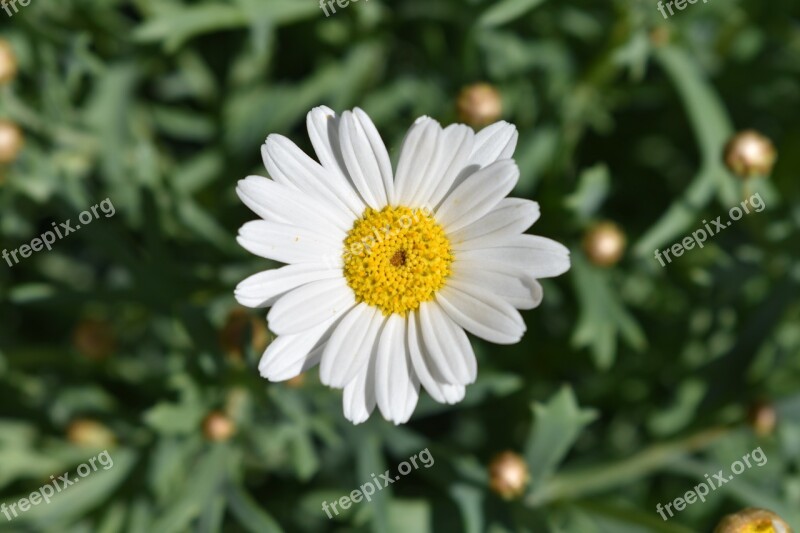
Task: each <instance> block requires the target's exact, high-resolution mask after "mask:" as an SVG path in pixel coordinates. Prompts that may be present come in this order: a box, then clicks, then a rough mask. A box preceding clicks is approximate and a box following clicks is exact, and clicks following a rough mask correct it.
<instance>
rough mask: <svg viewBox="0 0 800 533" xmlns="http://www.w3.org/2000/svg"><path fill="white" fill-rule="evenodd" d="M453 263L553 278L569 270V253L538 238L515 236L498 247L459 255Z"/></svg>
mask: <svg viewBox="0 0 800 533" xmlns="http://www.w3.org/2000/svg"><path fill="white" fill-rule="evenodd" d="M456 261H464V262H466V263H471V264H474V267H475V268H478V269H480V268H485V269H487V270H494V271H496V272H503V273H506V274H510V275H512V276H530V277H534V278H537V279H538V278H552V277H555V276H560V275H561V274H563V273H564V272H566V271H567V270H569V266H570V262H569V250H568V249H567V248H566V247H565V246H564V245H562V244H560V243H557V242H556V241H554V240H552V239H548V238H546V237H539V236H538V235H518V236H516V237H513V238H510V239H506V240H504V241H502V242H500V243H497V246H493V247H491V248H482V249H476V250H463V251H460V252H458V255H457V257H456Z"/></svg>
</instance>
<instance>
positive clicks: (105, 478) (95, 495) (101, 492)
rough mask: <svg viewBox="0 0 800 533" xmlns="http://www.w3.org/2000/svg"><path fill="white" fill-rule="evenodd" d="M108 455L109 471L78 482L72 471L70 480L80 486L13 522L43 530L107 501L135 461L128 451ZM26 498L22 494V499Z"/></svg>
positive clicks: (62, 492) (74, 517) (123, 450)
mask: <svg viewBox="0 0 800 533" xmlns="http://www.w3.org/2000/svg"><path fill="white" fill-rule="evenodd" d="M109 455H110V457H111V458H112V460H113V464H112V466H111V467H109V468H108V470H105V469H104V468H105V467H99V468H98V470H97V471H96V472H92V473H90V474H89V475H88V476H86V477H85V478H78V476H77V475H76V473H75V472H74V471H70V472H69V477H70V478H71V479H80V481H79V482H76V483H75V484H73V485H71V486H68V487H66V488H64V489H63V490H62V491H61V492H58V493H56V494H55V495H53V496H52V498H51V500H50V503H49V504H43V503H42V504H39V505H37V506H35V507H32V508H31V509H30V511H28V512H26V513H24V514H21V515H20V516H19V517H18V518H17V519H16V521H18V522H19V523H30V524H33V525H34V526H36V527H39V528H43V529H46V528H48V527H53V526H58V525H60V524H64V523H68V522H70V521H71V520H74V519H76V518H78V517H80V516H82V515H84V514H85V513H87V512H88V511H89V510H91V509H94V508H96V507H97V506H99V505H100V504H101V503H103V502H104V501H107V500H108V499H109V498H111V497H112V496H113V494H114V492H115V491H116V490H117V488H118V487H119V486H120V485H122V484H123V482H124V481H125V480H126V479H127V478H128V474H129V473H130V472H131V470H132V469H133V467H134V465H135V464H136V461H137V456H136V454H135V453H134V452H133V451H131V450H126V449H121V448H118V449H114V450H112V451H111V452H110V454H109ZM60 483H63V482H60ZM28 495H29V494H25V495H23V497H27V496H28ZM14 499H15V500H16V499H18V498H14Z"/></svg>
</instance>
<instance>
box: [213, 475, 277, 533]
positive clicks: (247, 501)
mask: <svg viewBox="0 0 800 533" xmlns="http://www.w3.org/2000/svg"><path fill="white" fill-rule="evenodd" d="M225 494H226V496H227V498H228V504H229V505H230V509H231V512H232V513H233V515H234V516H235V517H236V519H237V520H238V521H239V524H241V525H242V526H243V527H244V528H245V529H246V530H248V531H250V532H252V533H281V532H282V531H283V529H281V527H280V526H279V525H278V523H277V522H276V521H275V519H274V518H272V516H270V514H269V513H267V512H266V511H265V510H264V509H262V508H261V507H259V506H258V504H257V503H256V502H255V500H253V498H252V497H251V496H250V495H249V494H248V493H247V491H246V490H245V489H244V488H243V487H240V486H238V485H233V484H230V485H228V487H227V488H226V490H225Z"/></svg>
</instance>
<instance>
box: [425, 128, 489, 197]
mask: <svg viewBox="0 0 800 533" xmlns="http://www.w3.org/2000/svg"><path fill="white" fill-rule="evenodd" d="M474 143H475V132H473V131H472V128H470V127H468V126H465V125H463V124H451V125H450V126H448V127H446V128H445V129H444V132H443V133H442V135H441V142H440V148H439V154H440V156H441V157H440V158H438V159H437V166H436V169H435V170H434V171H433V172H432V176H433V177H432V179H430V180H428V182H426V183H423V187H422V189H421V190H420V191H419V193H418V194H417V195H416V196H415V197H414V205H421V206H426V207H430V208H431V209H433V208H434V207H436V206H437V205H439V203H440V202H441V201H442V199H443V198H444V197H445V195H447V193H448V192H449V191H450V190H451V189H452V188H453V184H454V183H455V181H456V178H458V177H459V176H460V175H461V174H462V173H464V176H465V177H466V175H469V174H472V173H473V172H475V171H476V170H478V167H477V166H472V167H469V168H468V169H466V168H465V167H467V165H468V163H469V158H470V156H471V155H472V146H473V144H474Z"/></svg>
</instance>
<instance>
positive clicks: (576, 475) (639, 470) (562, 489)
mask: <svg viewBox="0 0 800 533" xmlns="http://www.w3.org/2000/svg"><path fill="white" fill-rule="evenodd" d="M730 432H731V429H730V428H725V427H717V428H712V429H708V430H705V431H702V432H700V433H696V434H694V435H691V436H689V437H686V438H684V439H681V440H678V441H674V442H668V443H664V444H655V445H653V446H651V447H649V448H647V449H645V450H642V451H641V452H639V453H637V454H635V455H633V456H631V457H628V458H627V459H623V460H621V461H617V462H614V463H611V464H607V465H603V466H598V467H594V468H589V469H581V470H575V471H572V472H565V473H563V474H558V475H556V476H554V477H553V478H551V479H550V481H548V482H546V483H545V484H544V485H543V486H542V487H541V488H540V489H539V490H536V491H534V492H533V493H532V494H530V495H529V496H528V497H527V498H526V499H525V503H526V504H527V505H528V506H530V507H541V506H543V505H546V504H548V503H550V502H553V501H557V500H574V499H576V498H580V497H583V496H586V495H588V494H592V493H597V492H603V491H607V490H610V489H613V488H615V487H618V486H620V485H627V484H630V483H632V482H634V481H636V480H639V479H641V478H644V477H646V476H647V475H649V474H651V473H653V472H655V471H658V470H660V469H662V468H664V467H665V466H667V465H669V464H670V463H671V462H672V461H674V460H675V459H676V458H679V457H683V456H686V455H688V454H691V453H694V452H696V451H698V450H702V449H704V448H706V447H708V446H710V445H711V444H713V443H715V442H717V441H718V440H719V439H720V438H722V437H723V436H725V435H728V434H729V433H730Z"/></svg>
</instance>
